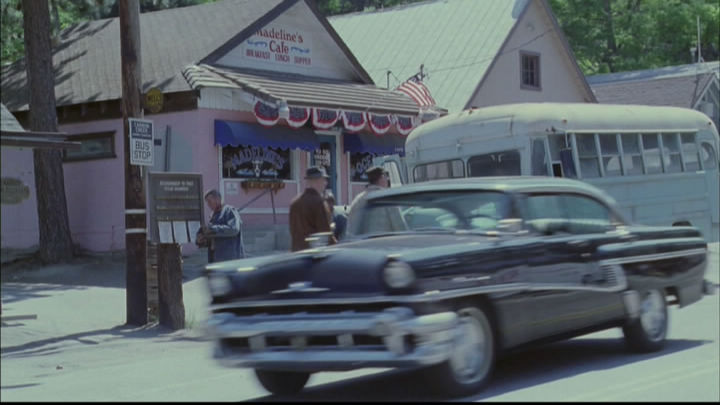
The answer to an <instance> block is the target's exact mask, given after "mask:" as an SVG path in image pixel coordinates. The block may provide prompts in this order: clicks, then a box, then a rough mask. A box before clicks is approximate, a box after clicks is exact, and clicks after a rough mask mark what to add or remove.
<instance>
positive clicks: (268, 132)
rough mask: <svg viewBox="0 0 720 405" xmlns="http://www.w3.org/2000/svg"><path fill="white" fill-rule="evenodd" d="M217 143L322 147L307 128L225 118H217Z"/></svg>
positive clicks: (305, 148)
mask: <svg viewBox="0 0 720 405" xmlns="http://www.w3.org/2000/svg"><path fill="white" fill-rule="evenodd" d="M215 144H216V145H220V146H228V145H230V146H240V145H243V146H262V147H266V148H280V149H303V150H307V151H312V150H315V149H317V148H319V147H320V141H319V140H318V137H317V135H315V132H313V131H312V130H310V129H307V128H295V129H293V128H287V127H280V126H273V127H262V126H260V125H257V124H249V123H246V122H238V121H224V120H215Z"/></svg>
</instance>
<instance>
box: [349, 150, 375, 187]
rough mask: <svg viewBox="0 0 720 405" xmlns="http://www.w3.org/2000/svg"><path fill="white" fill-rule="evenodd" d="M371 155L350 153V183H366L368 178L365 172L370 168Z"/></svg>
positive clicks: (371, 163)
mask: <svg viewBox="0 0 720 405" xmlns="http://www.w3.org/2000/svg"><path fill="white" fill-rule="evenodd" d="M374 157H375V156H374V155H373V154H372V153H351V154H350V181H354V182H358V183H367V181H368V178H367V174H365V171H366V170H367V169H369V168H370V167H372V165H373V158H374Z"/></svg>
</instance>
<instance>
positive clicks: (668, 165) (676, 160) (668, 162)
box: [662, 134, 682, 173]
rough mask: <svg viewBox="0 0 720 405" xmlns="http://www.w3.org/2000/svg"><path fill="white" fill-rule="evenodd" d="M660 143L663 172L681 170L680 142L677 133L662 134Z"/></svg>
mask: <svg viewBox="0 0 720 405" xmlns="http://www.w3.org/2000/svg"><path fill="white" fill-rule="evenodd" d="M662 144H663V160H664V161H665V172H667V173H678V172H681V171H682V163H681V161H680V144H679V143H678V134H662Z"/></svg>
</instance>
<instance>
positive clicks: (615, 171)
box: [598, 134, 622, 176]
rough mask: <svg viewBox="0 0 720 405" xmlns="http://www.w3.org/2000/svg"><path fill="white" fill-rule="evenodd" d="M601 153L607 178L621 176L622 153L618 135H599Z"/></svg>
mask: <svg viewBox="0 0 720 405" xmlns="http://www.w3.org/2000/svg"><path fill="white" fill-rule="evenodd" d="M598 137H599V138H600V152H601V153H602V160H603V168H604V169H605V175H606V176H621V175H622V170H621V168H620V152H619V151H618V144H617V135H615V134H599V135H598Z"/></svg>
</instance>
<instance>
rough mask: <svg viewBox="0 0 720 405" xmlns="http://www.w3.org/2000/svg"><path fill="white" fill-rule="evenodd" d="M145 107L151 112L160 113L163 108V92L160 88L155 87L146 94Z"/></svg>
mask: <svg viewBox="0 0 720 405" xmlns="http://www.w3.org/2000/svg"><path fill="white" fill-rule="evenodd" d="M145 108H147V109H148V110H150V112H151V113H158V112H160V111H162V109H163V94H162V91H160V89H158V88H157V87H153V88H152V89H150V90H149V91H148V92H147V94H146V95H145Z"/></svg>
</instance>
